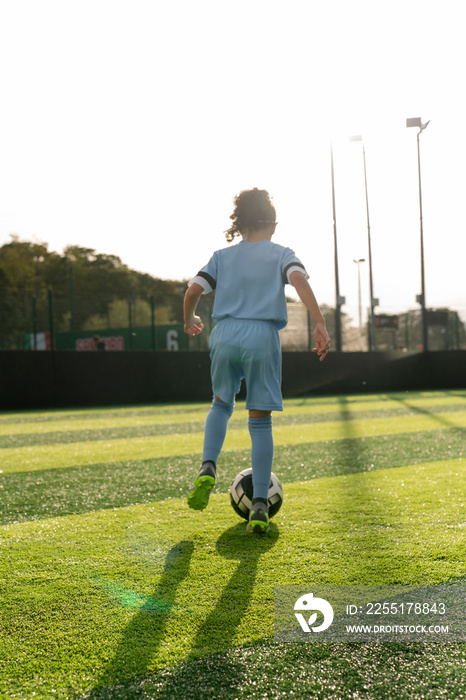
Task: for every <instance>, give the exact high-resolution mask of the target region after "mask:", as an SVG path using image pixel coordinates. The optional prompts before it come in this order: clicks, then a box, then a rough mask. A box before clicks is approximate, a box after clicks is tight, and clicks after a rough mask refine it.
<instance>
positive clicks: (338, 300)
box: [330, 144, 346, 352]
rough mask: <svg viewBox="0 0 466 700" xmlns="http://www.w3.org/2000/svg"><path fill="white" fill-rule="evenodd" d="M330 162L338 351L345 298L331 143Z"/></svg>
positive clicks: (340, 348) (340, 343)
mask: <svg viewBox="0 0 466 700" xmlns="http://www.w3.org/2000/svg"><path fill="white" fill-rule="evenodd" d="M330 163H331V173H332V207H333V244H334V264H335V343H336V348H337V350H338V351H339V352H341V350H342V337H341V307H342V306H343V304H346V298H345V297H342V296H341V295H340V280H339V274H338V247H337V216H336V210H335V176H334V172H333V144H332V145H331V148H330Z"/></svg>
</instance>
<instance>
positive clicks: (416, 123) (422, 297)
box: [406, 117, 430, 351]
mask: <svg viewBox="0 0 466 700" xmlns="http://www.w3.org/2000/svg"><path fill="white" fill-rule="evenodd" d="M429 124H430V119H429V121H428V122H426V123H425V124H423V123H422V121H421V118H420V117H414V118H412V119H407V120H406V126H407V127H408V129H409V128H411V127H417V128H418V129H419V131H418V132H417V169H418V177H419V218H420V227H421V293H420V294H419V295H417V296H416V301H418V302H419V303H420V304H421V318H422V349H423V350H424V351H426V350H427V310H426V280H425V271H424V230H423V224H422V189H421V151H420V147H419V136H420V134H421V133H422V132H423V131H424V129H425V128H426V127H427V126H428V125H429Z"/></svg>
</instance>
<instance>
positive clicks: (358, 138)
mask: <svg viewBox="0 0 466 700" xmlns="http://www.w3.org/2000/svg"><path fill="white" fill-rule="evenodd" d="M350 141H362V136H360V135H358V136H350ZM362 159H363V164H364V189H365V193H366V219H367V252H368V258H369V298H370V300H371V302H370V315H369V351H370V352H372V350H375V315H374V309H375V307H376V306H378V305H379V300H378V299H376V298H375V297H374V278H373V274H372V245H371V224H370V219H369V197H368V194H367V169H366V149H365V146H364V143H363V146H362Z"/></svg>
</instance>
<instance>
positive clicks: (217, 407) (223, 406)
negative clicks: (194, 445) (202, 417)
mask: <svg viewBox="0 0 466 700" xmlns="http://www.w3.org/2000/svg"><path fill="white" fill-rule="evenodd" d="M234 408H235V404H234V403H231V404H230V403H224V402H223V401H219V400H218V399H217V398H215V397H214V400H213V401H212V406H211V407H210V411H209V413H208V414H207V418H206V422H205V431H204V450H203V453H202V461H203V462H207V461H210V462H213V463H214V464H215V465H216V464H217V460H218V456H219V454H220V452H221V450H222V447H223V443H224V442H225V436H226V434H227V427H228V421H229V420H230V416H231V414H232V413H233V409H234Z"/></svg>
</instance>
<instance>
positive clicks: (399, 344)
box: [0, 290, 466, 352]
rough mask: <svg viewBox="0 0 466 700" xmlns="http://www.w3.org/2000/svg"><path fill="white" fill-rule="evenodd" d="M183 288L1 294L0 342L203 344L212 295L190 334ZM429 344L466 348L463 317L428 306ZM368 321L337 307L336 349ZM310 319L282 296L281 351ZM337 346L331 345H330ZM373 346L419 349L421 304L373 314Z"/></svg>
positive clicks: (304, 344)
mask: <svg viewBox="0 0 466 700" xmlns="http://www.w3.org/2000/svg"><path fill="white" fill-rule="evenodd" d="M182 301H183V297H182V294H177V295H176V296H173V295H172V296H170V297H167V298H164V297H163V296H154V295H152V296H148V297H141V296H136V295H135V294H132V295H130V296H129V297H128V298H113V299H109V298H108V296H107V295H105V294H100V295H99V294H95V293H92V292H86V291H85V290H84V291H83V290H81V291H80V292H79V293H75V294H73V295H72V296H71V295H63V294H57V293H54V292H53V291H52V290H48V292H46V293H45V292H43V293H42V294H41V295H37V296H36V295H31V294H25V295H24V296H22V297H20V298H18V295H15V296H14V297H9V296H8V295H5V294H3V295H1V294H0V349H1V350H52V349H53V350H70V351H99V350H106V351H131V350H165V351H166V350H168V351H178V350H198V351H199V350H201V351H203V350H204V351H207V350H208V341H209V335H210V332H211V330H212V328H213V325H214V323H213V321H212V318H211V317H212V310H213V303H214V295H213V294H209V295H206V296H202V297H201V300H200V303H199V307H198V313H199V315H200V316H201V318H202V320H203V322H204V325H205V331H204V333H202V334H201V335H199V336H196V337H190V336H187V335H186V334H185V333H184V331H183V311H182ZM322 311H323V314H324V316H325V319H326V323H327V328H328V331H329V334H330V337H331V338H334V337H335V332H334V331H335V311H334V309H333V308H332V307H330V306H327V305H322ZM427 321H428V343H429V344H428V348H429V350H438V351H441V350H457V349H466V330H465V324H464V323H463V321H462V320H461V319H460V317H459V315H458V313H457V312H456V311H451V310H448V309H436V310H429V311H428V314H427ZM368 335H369V329H368V326H365V327H364V328H361V329H359V328H356V327H355V326H354V325H352V319H350V318H349V317H347V316H346V315H345V314H344V313H343V314H342V340H343V342H342V349H343V351H346V352H357V351H367V350H368ZM313 336H314V324H313V322H312V319H311V318H310V315H309V312H308V311H307V310H306V308H305V307H304V306H303V304H301V303H300V302H291V301H289V302H288V325H287V326H286V328H284V329H283V330H282V331H280V337H281V342H282V348H283V350H284V351H286V352H292V351H301V352H303V351H304V352H306V351H309V352H310V351H311V350H312V347H313V346H314V337H313ZM333 349H335V348H333ZM375 349H376V350H378V351H385V350H400V351H407V350H419V349H422V321H421V313H420V311H417V310H415V311H407V312H406V313H403V314H398V315H390V316H388V315H383V314H381V315H377V316H376V329H375Z"/></svg>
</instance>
